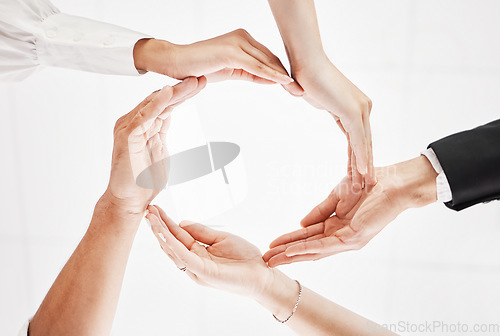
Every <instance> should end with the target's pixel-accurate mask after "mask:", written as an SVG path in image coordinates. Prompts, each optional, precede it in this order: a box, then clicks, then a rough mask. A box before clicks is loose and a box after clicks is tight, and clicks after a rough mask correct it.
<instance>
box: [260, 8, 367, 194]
mask: <svg viewBox="0 0 500 336" xmlns="http://www.w3.org/2000/svg"><path fill="white" fill-rule="evenodd" d="M269 5H270V6H271V10H272V11H273V14H274V18H275V20H276V23H277V24H278V28H279V30H280V33H281V36H282V38H283V42H284V44H285V48H286V52H287V54H288V58H289V60H290V65H291V72H292V76H293V77H294V78H295V79H296V80H297V81H298V83H299V84H300V85H301V86H302V88H303V89H304V91H305V93H304V98H305V99H306V100H307V101H308V102H310V103H311V104H312V105H313V106H315V107H317V108H319V109H323V110H327V111H328V112H330V113H331V114H332V115H333V116H334V117H335V119H336V120H337V121H338V123H339V126H340V127H341V129H342V130H343V131H345V133H346V135H347V136H348V138H349V139H350V145H351V149H352V151H353V154H354V156H355V158H356V160H355V162H356V167H355V168H356V169H357V170H358V172H359V173H361V174H362V175H365V180H366V183H368V184H370V185H372V184H375V183H376V180H375V175H374V171H373V159H372V143H371V138H372V137H371V128H370V112H371V107H372V103H371V100H370V99H369V98H368V97H367V96H366V95H365V94H364V93H363V92H361V91H360V90H359V89H358V88H357V87H356V86H355V85H354V84H353V83H351V82H350V81H349V80H348V79H347V78H346V77H345V76H344V75H343V74H342V73H341V72H340V71H339V70H338V69H337V68H336V67H335V66H334V65H333V64H332V63H331V62H330V60H329V59H328V56H327V55H326V54H325V51H324V50H323V45H322V43H321V37H320V32H319V28H318V21H317V17H316V10H315V7H314V0H269ZM286 88H287V87H286V86H285V89H286Z"/></svg>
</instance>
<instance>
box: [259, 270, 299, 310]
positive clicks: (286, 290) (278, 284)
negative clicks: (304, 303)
mask: <svg viewBox="0 0 500 336" xmlns="http://www.w3.org/2000/svg"><path fill="white" fill-rule="evenodd" d="M268 270H269V272H268V274H267V277H266V279H265V282H264V285H263V287H262V288H263V290H262V292H261V293H259V294H258V295H257V296H256V297H254V299H255V301H257V302H258V303H259V304H260V305H262V306H263V307H265V308H266V309H268V310H269V311H270V312H271V313H272V314H274V316H276V317H277V318H278V319H281V320H283V319H286V318H287V317H288V316H289V315H290V313H291V311H292V309H293V307H294V305H295V303H296V302H297V297H298V287H297V282H296V281H295V280H292V279H290V278H289V277H288V276H286V275H285V274H283V273H282V272H280V271H279V270H277V269H275V268H268Z"/></svg>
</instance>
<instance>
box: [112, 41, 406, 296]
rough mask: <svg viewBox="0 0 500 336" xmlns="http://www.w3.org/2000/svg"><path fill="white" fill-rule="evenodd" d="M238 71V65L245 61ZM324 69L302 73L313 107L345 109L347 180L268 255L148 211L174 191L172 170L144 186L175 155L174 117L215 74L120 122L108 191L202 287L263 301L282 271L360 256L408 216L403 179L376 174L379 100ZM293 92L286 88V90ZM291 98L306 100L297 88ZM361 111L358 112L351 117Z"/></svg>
mask: <svg viewBox="0 0 500 336" xmlns="http://www.w3.org/2000/svg"><path fill="white" fill-rule="evenodd" d="M243 36H244V39H247V41H248V40H249V38H248V37H247V36H246V35H244V34H243ZM226 38H227V37H226ZM240 38H242V37H241V34H240ZM252 42H253V41H252ZM248 43H250V42H248ZM255 48H256V49H258V48H259V45H257V47H255ZM247 54H248V53H247ZM257 55H259V57H264V55H267V57H271V56H269V55H268V53H267V51H266V50H264V51H263V55H261V54H258V53H257ZM232 64H233V65H232V67H237V64H236V63H232ZM235 64H236V65H235ZM323 66H324V67H325V69H326V70H325V71H318V72H316V73H319V74H322V73H323V74H324V76H323V77H322V76H321V75H319V77H316V78H308V77H307V76H303V75H302V74H301V71H300V69H299V70H297V71H295V73H296V76H297V77H298V78H301V79H302V80H301V81H300V83H301V85H302V88H300V89H301V90H302V89H303V90H304V93H303V95H304V97H306V98H307V100H308V101H310V102H311V103H312V104H313V105H314V106H318V107H320V108H322V109H325V110H328V111H332V110H335V111H341V112H337V113H336V114H333V113H332V115H333V116H334V117H335V120H336V121H337V123H338V125H339V126H340V128H341V129H342V131H343V132H344V133H345V134H346V136H347V140H348V158H349V160H348V175H347V176H346V177H345V178H344V179H343V180H342V181H341V183H339V184H338V185H337V186H336V187H335V188H334V189H333V191H332V193H331V194H330V195H329V196H328V198H327V199H326V200H325V201H323V202H322V203H321V204H319V205H318V206H316V207H315V208H314V209H313V210H312V211H311V212H310V213H309V214H308V215H307V216H306V217H305V218H304V219H303V220H302V222H301V225H302V227H303V228H302V229H299V230H297V231H293V232H291V233H288V234H285V235H283V236H281V237H279V238H277V239H275V240H274V241H273V242H272V243H271V245H270V247H271V249H270V250H269V251H267V252H266V253H265V254H264V255H262V254H261V252H260V251H259V249H258V248H257V247H256V246H254V245H252V244H250V243H249V242H248V241H246V240H244V239H242V238H240V237H237V236H235V235H232V234H229V233H225V232H220V231H216V230H213V229H211V228H208V227H205V226H203V225H201V224H198V223H193V222H186V221H184V222H181V223H180V225H177V224H176V223H175V222H174V221H172V220H171V219H170V218H168V216H167V215H166V214H165V213H164V212H163V210H162V209H160V208H159V207H158V206H151V205H149V204H150V202H151V201H152V200H153V199H154V197H155V196H156V195H157V194H158V193H159V192H160V191H161V190H162V189H163V188H164V187H165V185H166V182H167V175H168V167H167V166H168V163H165V166H160V168H159V169H157V171H152V172H150V178H151V181H153V182H154V187H153V188H150V189H145V188H141V187H140V186H138V185H137V184H136V179H137V177H138V175H139V174H140V173H141V172H143V171H144V170H145V169H147V168H148V167H150V166H151V165H152V164H153V163H157V162H160V161H162V160H163V161H165V160H164V159H165V158H167V157H168V151H167V144H166V134H167V130H168V127H169V124H170V119H171V118H170V116H171V113H172V110H173V109H174V108H175V107H176V106H177V105H179V104H181V103H182V102H184V101H185V100H187V99H189V98H191V97H193V96H194V95H196V94H197V93H198V92H200V91H201V90H202V89H203V88H204V87H205V85H206V83H207V79H206V77H204V76H201V77H188V78H186V79H184V80H183V81H182V82H180V83H179V84H177V85H175V86H173V87H171V86H166V87H164V88H163V89H161V90H159V91H157V92H154V93H153V94H151V95H150V96H149V97H147V98H146V99H145V100H144V101H143V102H142V103H140V104H139V105H138V106H137V107H136V108H135V109H134V110H133V111H132V112H130V113H129V114H127V115H125V116H123V117H122V118H120V119H119V120H118V122H117V123H116V126H115V130H114V138H115V144H114V151H113V160H112V171H111V177H110V183H109V186H108V190H107V191H108V193H109V194H110V195H111V196H112V199H113V201H114V202H116V203H118V204H119V205H120V206H123V207H126V208H127V209H128V211H129V212H131V213H135V214H138V213H141V214H143V213H144V212H145V211H146V210H148V213H147V215H146V219H147V220H148V221H149V222H150V224H151V228H152V231H153V232H154V234H155V236H156V237H157V239H158V241H159V243H160V246H161V248H162V250H163V251H164V252H165V253H166V254H167V255H168V256H169V257H170V259H172V261H173V262H174V263H175V264H176V266H177V267H178V268H179V269H181V270H185V271H186V273H187V274H188V275H189V276H190V277H191V278H192V279H193V280H194V281H196V282H197V283H199V284H202V285H205V286H211V287H216V288H221V289H225V290H230V291H233V292H236V293H239V294H243V295H249V296H253V297H259V296H260V295H262V293H263V291H264V290H265V287H266V285H267V284H268V283H270V282H271V281H272V277H273V274H274V273H273V269H272V268H273V267H276V266H279V265H283V264H288V263H293V262H298V261H306V260H318V259H321V258H324V257H326V256H330V255H333V254H336V253H340V252H343V251H348V250H354V249H359V248H361V247H362V246H364V245H365V244H366V243H368V241H369V240H370V239H371V238H373V237H374V236H375V235H376V234H377V233H378V232H379V231H380V230H382V229H383V228H384V227H385V225H387V224H388V223H389V222H390V221H391V220H393V219H394V218H395V217H396V216H397V215H398V214H399V212H401V211H402V205H401V204H398V202H399V201H397V197H394V196H395V195H394V192H393V190H396V189H397V188H395V184H397V181H394V179H387V178H386V176H385V175H386V174H387V168H378V169H376V170H375V169H374V168H373V167H371V165H372V162H373V161H372V159H371V133H370V130H369V122H368V118H369V113H370V109H371V102H369V99H368V98H366V96H364V95H363V94H362V93H361V91H359V90H358V89H357V88H356V87H355V86H354V85H353V84H352V83H350V82H349V81H348V80H347V79H346V78H345V77H343V75H342V74H341V73H340V72H339V71H338V70H337V69H336V68H335V67H334V66H333V65H332V64H331V63H328V64H324V65H323ZM219 68H221V66H216V67H213V66H212V67H211V68H210V70H214V73H216V74H217V76H220V75H224V76H227V75H228V74H229V75H230V76H233V75H235V72H234V71H229V70H227V68H228V67H226V66H224V67H222V69H221V70H217V69H219ZM257 68H258V69H261V68H259V67H257ZM273 68H277V69H278V70H279V71H284V72H285V73H286V70H284V68H282V65H281V63H279V64H277V63H276V62H274V63H273ZM202 70H203V69H201V70H200V71H202ZM251 70H252V69H251V68H249V70H248V71H243V72H241V73H240V75H241V74H243V76H245V77H247V79H250V80H257V79H256V78H257V77H258V76H257V77H255V75H253V74H252V72H251ZM273 70H274V69H273ZM278 70H276V71H278ZM266 71H268V72H270V70H269V69H266ZM279 71H278V72H279ZM237 75H238V74H236V76H237ZM179 76H182V75H179ZM262 76H263V77H264V75H262ZM268 77H269V76H268ZM258 78H261V77H258ZM258 81H264V82H265V81H271V79H268V78H264V80H262V79H259V80H258ZM286 85H290V83H288V84H286ZM286 85H283V86H284V87H285V88H286ZM294 85H296V84H294ZM337 88H338V90H336V89H337ZM287 91H289V92H290V91H291V93H292V94H293V93H297V88H296V87H294V88H292V89H289V90H288V89H287ZM327 91H329V92H337V93H336V94H337V95H338V94H339V92H340V94H342V93H344V94H345V95H344V97H347V98H346V99H344V104H347V105H341V104H339V103H337V102H338V101H339V97H335V96H334V95H332V94H329V93H328V92H327ZM296 95H297V94H296ZM367 99H368V100H367ZM345 101H347V103H345ZM326 102H333V103H328V104H327V103H326ZM352 110H356V112H355V113H354V112H353V113H350V111H352ZM353 130H355V131H353ZM354 134H356V135H354ZM367 136H368V137H367ZM167 161H168V160H167ZM360 172H363V174H361V173H360ZM125 181H126V182H125Z"/></svg>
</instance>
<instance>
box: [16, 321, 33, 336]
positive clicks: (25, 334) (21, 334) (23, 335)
mask: <svg viewBox="0 0 500 336" xmlns="http://www.w3.org/2000/svg"><path fill="white" fill-rule="evenodd" d="M29 325H30V320H28V321H26V323H25V324H24V325H23V327H22V328H21V330H19V332H18V333H17V336H28V327H29Z"/></svg>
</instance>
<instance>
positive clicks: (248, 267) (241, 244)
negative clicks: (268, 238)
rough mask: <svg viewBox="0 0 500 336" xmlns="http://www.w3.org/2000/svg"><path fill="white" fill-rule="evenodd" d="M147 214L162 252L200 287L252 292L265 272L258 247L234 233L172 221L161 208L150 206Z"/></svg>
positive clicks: (249, 293) (266, 270) (241, 292)
mask: <svg viewBox="0 0 500 336" xmlns="http://www.w3.org/2000/svg"><path fill="white" fill-rule="evenodd" d="M148 210H149V214H148V216H147V218H148V220H149V221H150V223H151V228H152V230H153V232H154V233H155V235H156V237H157V238H158V241H159V242H160V246H161V247H162V249H163V251H164V252H165V253H166V254H167V255H168V256H169V257H170V258H171V259H172V260H173V261H174V263H175V264H176V266H177V267H178V268H180V269H184V267H185V268H186V273H187V274H188V275H189V276H190V277H191V278H192V279H193V280H194V281H196V282H197V283H199V284H200V285H203V286H209V287H214V288H218V289H223V290H227V291H231V292H233V293H237V294H241V295H250V296H251V295H255V294H256V293H260V292H261V291H262V284H261V280H260V279H262V278H265V276H263V274H264V273H265V274H266V275H267V274H268V269H267V265H266V263H265V262H264V261H263V260H262V254H261V252H260V251H259V249H258V248H257V247H256V246H254V245H252V244H250V243H249V242H248V241H246V240H244V239H243V238H240V237H238V236H235V235H232V234H229V233H226V232H221V231H216V230H213V229H211V228H208V227H206V226H204V225H201V224H198V223H193V222H188V221H184V222H181V223H180V225H177V224H176V223H175V222H173V221H172V220H171V219H170V218H169V217H168V216H167V215H166V214H165V213H164V212H163V210H162V209H161V208H159V207H158V206H150V207H149V208H148Z"/></svg>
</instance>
